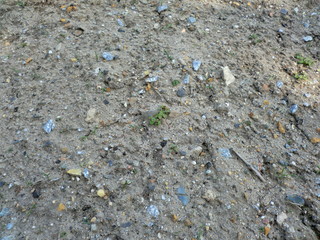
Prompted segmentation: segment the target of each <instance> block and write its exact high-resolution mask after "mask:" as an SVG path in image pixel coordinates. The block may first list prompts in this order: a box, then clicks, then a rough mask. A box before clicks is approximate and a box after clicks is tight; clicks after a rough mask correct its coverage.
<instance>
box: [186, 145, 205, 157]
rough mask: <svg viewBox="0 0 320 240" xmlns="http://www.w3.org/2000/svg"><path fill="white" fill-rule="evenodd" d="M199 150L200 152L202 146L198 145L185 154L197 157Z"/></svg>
mask: <svg viewBox="0 0 320 240" xmlns="http://www.w3.org/2000/svg"><path fill="white" fill-rule="evenodd" d="M201 152H202V147H200V146H198V147H195V148H193V149H192V150H191V151H190V152H188V155H187V156H188V157H191V158H198V157H199V156H200V153H201Z"/></svg>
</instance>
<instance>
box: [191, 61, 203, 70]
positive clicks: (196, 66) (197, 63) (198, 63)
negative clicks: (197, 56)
mask: <svg viewBox="0 0 320 240" xmlns="http://www.w3.org/2000/svg"><path fill="white" fill-rule="evenodd" d="M200 66H201V61H200V60H193V61H192V68H193V70H194V71H198V70H199V68H200Z"/></svg>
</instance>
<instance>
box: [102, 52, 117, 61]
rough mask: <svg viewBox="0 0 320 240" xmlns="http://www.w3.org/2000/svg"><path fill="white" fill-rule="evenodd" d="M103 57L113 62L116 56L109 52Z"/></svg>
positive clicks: (103, 54)
mask: <svg viewBox="0 0 320 240" xmlns="http://www.w3.org/2000/svg"><path fill="white" fill-rule="evenodd" d="M102 57H103V58H104V59H105V60H107V61H112V60H113V59H114V58H115V56H114V55H113V54H111V53H109V52H103V53H102Z"/></svg>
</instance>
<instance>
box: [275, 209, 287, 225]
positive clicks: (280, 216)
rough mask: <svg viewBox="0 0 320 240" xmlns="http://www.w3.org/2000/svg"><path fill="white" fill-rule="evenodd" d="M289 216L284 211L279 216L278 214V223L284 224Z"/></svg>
mask: <svg viewBox="0 0 320 240" xmlns="http://www.w3.org/2000/svg"><path fill="white" fill-rule="evenodd" d="M287 218H288V216H287V214H285V213H284V212H282V213H280V214H279V215H278V216H277V223H278V224H279V225H282V223H283V222H284V221H285V220H286V219H287Z"/></svg>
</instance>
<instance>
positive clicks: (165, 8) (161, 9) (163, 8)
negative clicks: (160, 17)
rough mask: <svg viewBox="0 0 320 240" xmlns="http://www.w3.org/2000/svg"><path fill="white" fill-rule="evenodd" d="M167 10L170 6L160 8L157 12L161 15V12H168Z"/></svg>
mask: <svg viewBox="0 0 320 240" xmlns="http://www.w3.org/2000/svg"><path fill="white" fill-rule="evenodd" d="M167 9H168V6H167V5H162V6H158V7H157V12H158V13H161V12H163V11H165V10H167Z"/></svg>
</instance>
